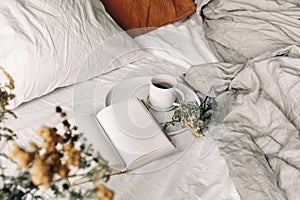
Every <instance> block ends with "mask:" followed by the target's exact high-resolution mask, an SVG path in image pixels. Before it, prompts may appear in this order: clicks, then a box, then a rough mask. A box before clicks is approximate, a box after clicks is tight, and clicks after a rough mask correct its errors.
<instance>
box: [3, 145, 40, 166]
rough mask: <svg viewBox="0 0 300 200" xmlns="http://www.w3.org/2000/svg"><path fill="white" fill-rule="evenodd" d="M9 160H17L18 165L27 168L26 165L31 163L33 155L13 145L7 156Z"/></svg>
mask: <svg viewBox="0 0 300 200" xmlns="http://www.w3.org/2000/svg"><path fill="white" fill-rule="evenodd" d="M8 157H9V158H11V159H14V158H15V159H17V161H18V164H19V166H20V167H22V168H27V167H28V165H29V164H30V163H31V162H32V161H33V159H34V157H35V153H31V152H26V151H25V149H23V148H21V147H19V146H18V145H17V144H15V143H14V144H13V149H12V151H11V152H10V153H9V154H8Z"/></svg>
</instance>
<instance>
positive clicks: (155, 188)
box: [0, 0, 300, 200]
mask: <svg viewBox="0 0 300 200" xmlns="http://www.w3.org/2000/svg"><path fill="white" fill-rule="evenodd" d="M72 2H73V1H72ZM225 2H226V3H228V4H225ZM275 2H277V4H276V3H275ZM278 2H279V3H278ZM6 3H7V5H10V6H8V7H6V6H4V5H0V8H1V9H6V10H5V11H6V14H9V15H12V16H14V18H12V19H20V20H21V21H22V22H23V23H24V24H25V25H23V26H20V24H17V23H16V24H14V25H16V26H15V27H17V28H18V31H17V32H15V33H14V34H15V35H13V36H11V35H12V33H11V29H7V27H5V25H9V24H10V23H11V22H12V21H13V20H11V19H10V20H8V19H7V17H5V15H1V18H0V19H1V21H4V22H5V23H4V25H2V27H1V26H0V30H1V31H0V34H2V35H0V36H1V37H0V38H4V37H6V38H8V39H6V40H0V41H1V46H4V47H6V48H1V51H0V55H1V56H2V57H1V60H0V61H1V62H0V64H1V65H3V66H4V65H7V66H9V65H11V66H20V65H22V64H23V63H25V64H24V66H23V68H21V69H22V70H17V68H8V69H7V71H8V72H10V73H11V75H12V76H13V77H16V80H15V81H16V85H17V87H16V93H17V98H18V99H17V100H16V101H15V102H13V103H12V105H13V106H14V107H15V108H14V112H15V113H16V115H17V116H18V118H17V119H9V120H8V121H7V125H8V126H9V127H11V128H12V129H13V130H15V131H16V132H18V133H19V140H20V141H19V142H20V143H24V144H26V142H27V141H28V140H29V139H32V138H34V137H35V131H36V130H37V129H38V128H39V127H40V126H41V125H42V124H44V123H45V122H46V121H47V122H48V123H51V124H55V123H57V121H55V120H52V119H53V115H54V108H55V106H57V105H60V106H61V107H63V109H64V110H66V112H67V115H68V117H69V118H70V119H71V121H72V122H73V123H75V124H76V125H78V127H79V129H80V131H82V132H84V134H85V136H86V137H87V139H88V141H90V142H91V143H92V144H93V145H94V146H95V147H97V141H95V139H94V134H96V132H95V129H94V128H93V126H95V123H97V122H96V121H95V114H96V113H97V112H99V111H100V110H101V109H102V108H104V107H105V106H106V100H107V95H108V94H109V92H110V91H111V89H112V88H113V87H114V86H115V85H117V83H118V82H120V81H122V80H125V79H129V78H135V77H140V76H153V75H155V74H161V73H167V74H171V75H172V76H174V77H176V78H177V79H178V81H180V82H181V83H182V84H186V85H187V84H189V85H190V87H192V88H193V89H194V90H195V91H197V92H200V93H202V94H204V95H207V96H211V97H214V98H215V99H216V101H217V103H218V105H219V110H218V112H219V115H220V116H219V118H218V119H217V120H216V123H214V124H213V125H211V127H210V129H209V130H208V133H207V137H205V138H203V139H190V140H189V141H191V142H190V144H189V145H188V148H184V149H183V151H182V154H180V156H179V157H178V158H176V159H173V160H172V162H171V163H168V162H167V164H166V163H164V164H158V165H156V166H159V167H152V168H151V167H148V168H147V167H146V168H143V169H142V170H140V171H136V172H134V171H133V172H132V173H128V174H122V175H116V176H113V177H112V178H111V180H110V181H109V182H108V186H109V187H110V188H112V189H113V190H114V191H115V193H116V196H115V197H116V199H207V200H210V199H222V200H225V199H230V200H235V199H237V200H238V199H254V198H256V199H272V200H273V199H298V198H300V190H299V189H298V187H297V186H298V185H299V180H300V174H299V168H300V161H299V156H297V155H298V154H299V150H300V146H299V145H300V140H299V113H300V110H299V99H300V98H299V87H297V85H298V86H299V54H300V53H299V52H300V50H299V48H298V47H297V46H296V45H298V44H299V41H300V40H299V37H297V34H296V33H297V30H298V29H299V28H298V27H297V26H295V24H297V23H298V24H299V18H298V21H297V16H298V14H297V11H298V12H299V5H298V4H297V3H295V2H294V1H292V0H291V1H288V3H284V2H281V1H263V3H261V4H259V5H260V6H255V5H252V4H251V3H249V2H248V3H243V2H238V1H230V0H228V1H223V3H222V1H217V0H215V1H213V0H212V1H206V0H205V1H196V3H197V11H196V13H194V14H191V15H189V17H186V16H184V17H183V18H182V19H181V20H177V21H176V22H174V21H169V22H172V23H171V24H170V23H167V24H165V23H162V24H160V25H159V26H160V28H156V29H153V28H151V29H145V28H142V29H137V31H133V32H129V34H130V35H132V36H134V39H132V38H131V37H130V36H129V35H128V34H127V33H124V32H123V31H122V29H121V28H120V27H118V25H117V24H115V23H112V21H113V20H112V18H111V17H110V16H109V14H108V13H107V12H106V11H105V9H104V6H103V5H102V4H101V3H100V2H99V1H97V0H90V1H78V2H75V1H74V2H73V3H74V4H72V5H71V4H68V3H65V4H64V3H62V2H60V3H58V2H55V3H52V2H51V3H50V1H46V0H45V1H32V2H27V1H22V0H18V1H15V2H9V1H8V0H7V2H6ZM103 3H104V4H105V1H103ZM268 3H270V5H272V6H273V7H272V6H271V7H268ZM265 4H266V5H265ZM275 4H276V5H277V6H276V5H275ZM7 8H9V9H7ZM24 8H26V9H29V10H30V12H28V10H26V9H24ZM42 8H47V9H45V10H46V11H45V10H42ZM252 8H253V9H254V8H255V9H257V10H254V11H253V13H252V12H250V11H252V10H251V9H252ZM266 8H268V9H269V10H268V11H266V10H267V9H266ZM283 8H284V9H286V10H284V9H283ZM288 8H291V10H289V9H288ZM106 9H107V10H109V9H108V8H106ZM272 9H273V10H272ZM276 9H277V10H276ZM281 9H283V10H284V11H283V12H282V13H280V14H281V16H277V15H280V14H278V13H277V14H273V13H274V12H276V11H278V10H281ZM61 10H63V12H64V13H67V15H65V18H64V17H61V18H57V17H58V16H60V15H62V14H61V12H58V11H61ZM249 10H250V11H249ZM243 11H244V12H243ZM40 12H42V13H43V12H44V15H42V16H43V17H42V18H41V19H42V22H43V23H39V21H41V20H38V18H37V16H38V15H39V14H40ZM73 12H74V13H75V14H74V16H76V19H79V21H75V22H72V21H70V20H72V19H73V14H72V13H73ZM95 13H98V14H95ZM241 13H242V14H241ZM266 13H267V14H270V13H271V14H273V15H272V17H273V18H272V17H270V18H268V15H267V14H266ZM235 14H236V15H235ZM48 15H49V16H54V17H53V18H48V17H47V16H48ZM24 16H25V17H24ZM63 16H64V15H63ZM224 16H225V17H224ZM282 16H284V17H285V18H284V19H289V21H288V22H286V21H285V20H283V21H285V24H284V25H282V24H280V21H279V22H278V19H283V17H282ZM250 17H252V18H251V20H250V21H251V22H253V23H252V24H250V25H247V26H246V25H245V21H243V20H244V18H246V19H247V20H248V19H249V18H250ZM259 17H261V18H259ZM298 17H299V16H298ZM4 19H5V20H6V21H5V20H4ZM86 19H88V20H90V23H87V24H84V23H83V25H82V21H83V20H86ZM114 19H115V20H116V21H117V20H118V19H122V18H114ZM233 19H234V20H233ZM265 19H267V22H266V23H267V24H271V28H272V27H273V28H276V30H278V29H280V30H281V31H282V32H276V33H278V35H276V34H275V33H274V35H273V39H270V37H267V36H266V35H267V34H266V33H265V32H263V31H270V30H272V29H271V28H270V27H268V26H267V28H266V26H263V25H262V27H261V28H260V29H259V30H262V32H255V31H253V29H255V27H254V25H253V24H261V21H263V20H265ZM47 20H50V21H51V24H55V26H53V27H50V28H52V29H53V30H55V31H54V32H53V31H52V30H51V29H50V30H49V27H47V26H45V24H47V22H48V21H47ZM53 20H54V21H53ZM226 20H227V21H226ZM238 20H240V21H238ZM247 20H246V21H247ZM255 20H258V22H257V21H255ZM272 20H274V23H271V22H273V21H272ZM98 21H101V22H102V23H104V25H103V24H97V22H98ZM54 22H55V23H54ZM66 22H68V23H70V24H69V25H66ZM238 22H240V24H239V23H238ZM224 24H227V25H228V24H230V25H231V26H229V27H230V28H229V29H228V27H227V26H224ZM238 25H240V26H241V27H240V26H238ZM30 27H31V28H30ZM32 27H34V28H32ZM278 27H279V28H278ZM280 27H285V28H286V29H284V30H286V31H284V30H283V29H282V28H280ZM70 28H71V30H72V31H73V32H72V31H68V30H70ZM122 28H126V27H122ZM129 28H132V27H129ZM235 28H236V29H235ZM265 28H266V29H265ZM107 29H108V30H110V31H108V32H106V30H107ZM24 30H25V31H29V34H27V35H26V34H24V33H23V32H22V31H24ZM229 30H230V31H231V34H229V33H228V32H229ZM241 30H243V31H244V32H242V31H241ZM61 32H63V33H64V35H63V36H64V37H62V35H61ZM249 32H250V33H253V35H251V34H245V33H249ZM141 33H143V34H141ZM224 33H227V34H224ZM240 34H243V36H244V37H242V38H241V37H240ZM16 35H17V36H18V37H20V38H21V39H20V40H16V39H15V37H16ZM111 35H114V37H109V36H111ZM282 35H284V36H285V37H287V38H288V39H286V38H285V37H281V36H282ZM2 36H3V37H2ZM8 36H10V37H8ZM50 36H55V38H56V39H57V40H54V41H53V40H52V41H51V40H49V39H50V38H51V37H50ZM65 36H67V37H65ZM262 36H265V37H266V38H265V39H264V41H266V44H268V45H264V44H261V43H259V42H256V43H255V41H257V40H259V38H260V37H262ZM47 37H49V38H47ZM78 37H79V38H80V42H79V43H76V41H78ZM249 38H251V39H252V40H253V41H254V42H251V41H252V40H250V39H249ZM274 38H275V39H274ZM278 38H282V40H281V42H280V43H277V42H276V41H278V40H277V39H278ZM291 38H292V39H291ZM254 39H256V40H254ZM24 41H26V42H27V43H29V44H30V45H27V43H26V44H25V43H24ZM270 41H271V42H270ZM12 42H15V43H14V46H15V47H18V49H21V50H20V51H16V50H14V49H12V48H11V44H12ZM244 42H247V43H244ZM57 43H63V44H65V45H62V46H60V45H58V44H57ZM100 44H101V45H100ZM26 45H27V46H26ZM33 45H34V48H32V47H33ZM290 45H293V46H290ZM249 46H250V47H251V48H249ZM262 47H263V50H261V51H258V50H260V49H261V48H262ZM69 49H71V51H69ZM83 50H84V51H83ZM28 52H29V53H28ZM262 52H266V53H264V54H263V55H260V54H262ZM28 54H29V56H27V55H28ZM8 55H14V56H15V57H10V56H8ZM48 55H51V56H50V58H49V56H48ZM37 56H39V57H41V58H42V59H41V60H37V59H32V57H37ZM15 58H17V59H15ZM99 58H101V59H99ZM26 64H27V65H29V64H30V65H33V66H31V68H29V67H28V66H27V65H26ZM44 65H45V66H44ZM53 66H56V67H55V69H53V68H54V67H53ZM61 66H64V67H61ZM59 67H61V68H59ZM183 75H184V76H183ZM31 76H34V78H31V79H29V78H28V77H31ZM40 76H41V77H40ZM28 79H29V80H28ZM19 83H26V84H19ZM19 85H21V86H19ZM18 86H19V87H18ZM271 86H272V87H271ZM279 122H280V123H279ZM183 134H186V136H185V135H184V136H182V135H183ZM190 136H191V134H188V133H182V134H179V135H178V136H175V137H178V138H179V139H180V140H184V139H182V138H189V137H190ZM180 137H182V138H180ZM297 152H298V154H297ZM167 161H169V160H167ZM158 162H159V161H158ZM162 162H163V161H162ZM154 166H155V165H154ZM12 173H13V171H12ZM290 177H293V178H292V179H291V178H290ZM82 187H84V186H82ZM47 195H49V198H51V194H47Z"/></svg>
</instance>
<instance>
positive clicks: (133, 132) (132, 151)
mask: <svg viewBox="0 0 300 200" xmlns="http://www.w3.org/2000/svg"><path fill="white" fill-rule="evenodd" d="M96 117H97V120H98V123H99V128H100V129H101V131H100V132H99V133H98V134H100V135H99V140H101V145H100V146H99V148H98V150H99V151H100V153H101V154H102V156H103V157H104V158H105V159H107V160H108V161H109V164H110V166H111V168H113V169H115V170H117V171H119V172H125V171H130V170H133V169H136V168H138V167H141V166H143V165H145V164H147V163H149V162H151V161H153V160H156V159H159V158H161V157H163V156H165V155H167V154H170V153H172V152H174V151H175V150H176V148H175V147H174V146H173V144H172V143H171V142H170V140H169V139H168V137H167V136H166V135H165V133H164V132H163V131H162V129H161V127H160V126H159V124H158V123H157V122H156V120H155V119H154V118H153V116H152V115H151V113H150V112H149V111H148V109H147V107H146V106H145V105H144V103H143V102H142V101H141V100H139V99H137V98H132V99H129V100H127V101H123V102H120V103H116V104H113V105H111V106H108V107H106V108H104V109H103V110H101V111H100V112H99V113H98V114H97V116H96Z"/></svg>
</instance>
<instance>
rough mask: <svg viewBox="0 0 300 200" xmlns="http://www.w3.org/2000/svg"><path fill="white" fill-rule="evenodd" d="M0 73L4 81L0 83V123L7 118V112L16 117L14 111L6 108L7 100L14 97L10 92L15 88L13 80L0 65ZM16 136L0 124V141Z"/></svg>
mask: <svg viewBox="0 0 300 200" xmlns="http://www.w3.org/2000/svg"><path fill="white" fill-rule="evenodd" d="M0 73H2V74H3V75H4V78H6V81H4V83H0V123H1V122H3V121H4V120H6V119H7V114H9V115H12V116H13V117H14V118H16V115H15V113H14V112H12V111H11V110H10V109H8V108H7V107H8V105H9V102H10V101H11V100H13V99H14V98H15V95H14V94H12V90H13V89H14V88H15V85H14V80H13V79H12V77H11V76H10V75H9V74H8V73H7V72H6V71H5V70H4V68H3V67H1V66H0ZM12 137H16V135H15V134H14V133H13V131H12V130H11V129H9V128H7V127H4V126H0V141H1V140H2V138H7V139H10V138H12Z"/></svg>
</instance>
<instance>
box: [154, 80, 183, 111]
mask: <svg viewBox="0 0 300 200" xmlns="http://www.w3.org/2000/svg"><path fill="white" fill-rule="evenodd" d="M176 86H177V80H176V79H175V78H174V77H172V76H170V75H166V74H159V75H155V76H153V77H152V78H151V81H150V90H149V103H150V104H151V106H153V107H156V108H158V109H168V108H170V107H172V106H173V103H175V100H176V92H175V88H176Z"/></svg>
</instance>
